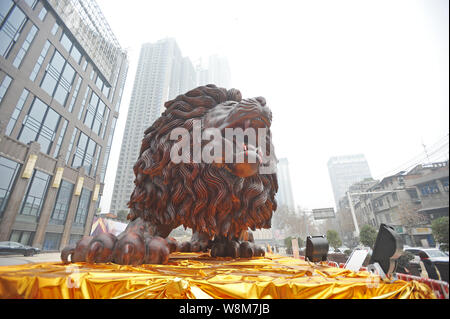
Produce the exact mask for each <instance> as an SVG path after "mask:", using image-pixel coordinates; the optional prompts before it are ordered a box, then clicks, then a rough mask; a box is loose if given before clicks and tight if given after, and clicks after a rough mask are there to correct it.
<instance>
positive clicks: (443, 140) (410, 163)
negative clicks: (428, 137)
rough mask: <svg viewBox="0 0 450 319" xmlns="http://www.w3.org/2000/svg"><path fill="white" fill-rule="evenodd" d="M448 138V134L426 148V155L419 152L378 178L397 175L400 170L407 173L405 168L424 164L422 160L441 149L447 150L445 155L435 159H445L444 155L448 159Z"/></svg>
mask: <svg viewBox="0 0 450 319" xmlns="http://www.w3.org/2000/svg"><path fill="white" fill-rule="evenodd" d="M448 138H449V134H447V135H445V136H444V137H442V138H440V139H439V140H438V141H437V142H435V143H434V144H433V145H432V146H430V147H429V148H428V152H426V153H424V152H421V153H420V154H418V155H416V156H414V157H413V158H411V159H410V160H408V161H407V162H405V163H403V164H401V165H399V166H397V167H396V168H395V169H391V170H389V171H387V172H386V173H384V174H381V175H380V176H379V177H381V178H383V177H385V176H390V175H392V174H395V173H397V172H399V171H402V170H404V171H407V169H405V167H406V168H408V169H409V168H412V167H414V166H416V165H418V164H421V163H423V162H424V160H425V159H426V158H427V157H428V158H431V156H432V155H434V154H436V153H437V152H439V151H440V150H442V149H443V148H446V149H447V152H446V154H445V153H444V152H442V154H439V156H436V157H437V158H441V157H443V158H445V155H447V159H448V144H449V141H448ZM443 143H444V144H443ZM436 147H437V148H436ZM424 155H425V157H424Z"/></svg>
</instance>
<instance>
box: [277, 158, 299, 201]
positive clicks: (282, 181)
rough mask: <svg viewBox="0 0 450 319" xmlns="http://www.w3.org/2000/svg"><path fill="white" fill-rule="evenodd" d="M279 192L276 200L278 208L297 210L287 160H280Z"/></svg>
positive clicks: (278, 166)
mask: <svg viewBox="0 0 450 319" xmlns="http://www.w3.org/2000/svg"><path fill="white" fill-rule="evenodd" d="M277 178H278V192H277V194H276V200H277V204H278V207H282V206H286V207H287V208H290V209H292V210H295V202H294V196H293V195H292V186H291V175H290V173H289V162H288V159H287V158H280V159H279V160H278V165H277Z"/></svg>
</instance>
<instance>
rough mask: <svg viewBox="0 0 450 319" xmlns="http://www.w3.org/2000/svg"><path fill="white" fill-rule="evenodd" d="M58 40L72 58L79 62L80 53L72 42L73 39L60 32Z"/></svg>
mask: <svg viewBox="0 0 450 319" xmlns="http://www.w3.org/2000/svg"><path fill="white" fill-rule="evenodd" d="M60 42H61V44H62V46H63V47H64V49H66V51H67V52H69V53H70V56H71V57H72V58H74V60H75V61H76V62H77V64H80V61H81V56H82V54H81V52H80V50H79V49H78V47H77V45H76V44H74V43H73V41H72V40H71V39H70V38H69V36H68V35H67V33H65V32H64V33H63V34H62V36H61V39H60Z"/></svg>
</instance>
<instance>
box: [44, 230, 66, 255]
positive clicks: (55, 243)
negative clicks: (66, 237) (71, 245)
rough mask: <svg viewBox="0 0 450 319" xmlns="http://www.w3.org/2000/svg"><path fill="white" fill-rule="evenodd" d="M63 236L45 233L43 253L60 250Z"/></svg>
mask: <svg viewBox="0 0 450 319" xmlns="http://www.w3.org/2000/svg"><path fill="white" fill-rule="evenodd" d="M61 237H62V234H59V233H45V238H44V244H43V245H42V250H43V251H51V250H59V244H60V242H61Z"/></svg>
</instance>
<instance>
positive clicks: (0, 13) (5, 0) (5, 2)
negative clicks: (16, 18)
mask: <svg viewBox="0 0 450 319" xmlns="http://www.w3.org/2000/svg"><path fill="white" fill-rule="evenodd" d="M1 3H2V5H1V6H0V25H2V24H3V21H4V20H5V18H6V17H7V16H8V13H9V12H10V11H11V8H12V7H13V5H14V2H13V1H12V0H2V2H1Z"/></svg>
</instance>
